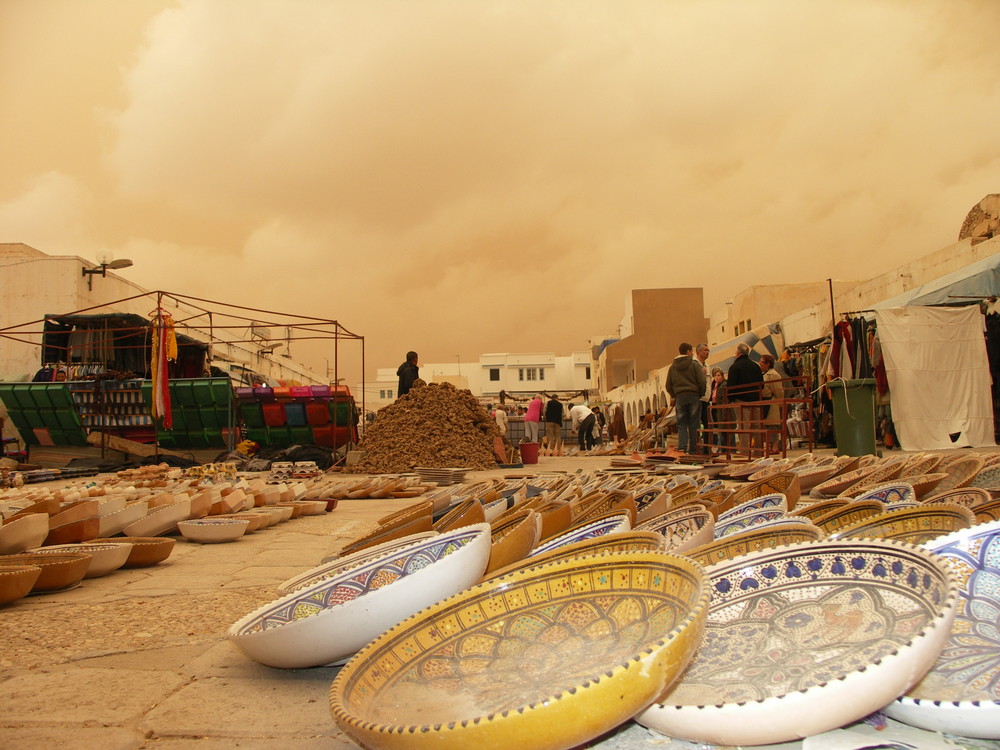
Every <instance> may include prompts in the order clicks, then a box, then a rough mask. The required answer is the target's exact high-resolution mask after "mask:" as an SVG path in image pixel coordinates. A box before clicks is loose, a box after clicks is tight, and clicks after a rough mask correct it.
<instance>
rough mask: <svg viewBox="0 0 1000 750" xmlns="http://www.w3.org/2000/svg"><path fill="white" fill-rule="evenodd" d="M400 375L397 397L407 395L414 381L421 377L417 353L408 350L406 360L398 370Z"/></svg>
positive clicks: (397, 372)
mask: <svg viewBox="0 0 1000 750" xmlns="http://www.w3.org/2000/svg"><path fill="white" fill-rule="evenodd" d="M396 374H397V375H398V376H399V387H398V388H397V389H396V398H399V397H400V396H405V395H406V394H407V393H409V392H410V388H412V387H413V382H414V381H415V380H416V379H417V378H418V377H420V368H419V367H418V366H417V353H416V352H407V353H406V361H405V362H404V363H403V364H401V365H400V366H399V369H398V370H396Z"/></svg>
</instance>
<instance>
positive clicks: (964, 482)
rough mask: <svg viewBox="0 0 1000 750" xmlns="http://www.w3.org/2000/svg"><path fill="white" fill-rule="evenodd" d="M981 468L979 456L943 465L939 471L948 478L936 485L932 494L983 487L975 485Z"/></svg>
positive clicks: (982, 463) (981, 462)
mask: <svg viewBox="0 0 1000 750" xmlns="http://www.w3.org/2000/svg"><path fill="white" fill-rule="evenodd" d="M983 466H984V462H983V459H981V458H980V457H979V456H968V457H966V458H961V459H959V460H957V461H952V462H951V463H949V464H945V465H943V466H942V467H941V468H940V469H939V471H942V472H944V473H945V474H947V475H948V476H947V477H945V478H944V479H942V480H941V481H940V482H939V483H938V484H937V486H936V487H935V488H934V493H935V494H937V493H939V492H945V491H947V490H954V489H957V488H959V487H966V486H968V485H972V486H974V487H978V486H983V485H977V484H975V481H976V479H977V475H978V474H979V472H981V471H982V469H983ZM991 471H992V470H991ZM984 479H985V478H984ZM987 489H989V488H987Z"/></svg>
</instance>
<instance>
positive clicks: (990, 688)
mask: <svg viewBox="0 0 1000 750" xmlns="http://www.w3.org/2000/svg"><path fill="white" fill-rule="evenodd" d="M925 546H926V547H927V548H928V549H930V550H932V551H933V552H934V553H936V554H938V555H940V556H941V557H943V558H944V559H945V560H946V561H947V562H948V564H949V565H950V566H951V569H952V571H953V572H954V573H955V575H956V576H957V577H958V584H959V606H958V614H957V615H956V616H955V624H954V625H953V626H952V631H951V637H950V638H949V640H948V642H947V643H946V644H945V646H944V648H943V649H942V650H941V654H940V656H938V659H937V661H936V662H934V666H933V667H932V668H931V671H930V673H928V675H927V676H926V677H924V679H923V680H921V682H920V683H919V684H918V685H916V687H914V688H912V689H911V690H909V692H907V694H906V695H905V696H904V697H902V698H899V699H898V700H896V701H894V702H893V703H890V704H889V706H888V707H887V708H886V709H885V712H886V713H887V714H888V715H889V716H891V717H892V718H894V719H898V720H899V721H903V722H906V723H907V724H912V725H913V726H917V727H921V728H923V729H930V730H933V731H937V732H948V733H950V734H958V735H962V736H964V737H982V738H988V739H1000V629H998V625H1000V521H992V522H990V523H984V524H980V525H979V526H973V527H972V528H970V529H963V530H962V531H957V532H955V533H954V534H949V535H948V536H945V537H941V538H940V539H935V540H934V541H933V542H928V543H927V545H925Z"/></svg>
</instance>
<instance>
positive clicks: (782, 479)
mask: <svg viewBox="0 0 1000 750" xmlns="http://www.w3.org/2000/svg"><path fill="white" fill-rule="evenodd" d="M775 492H780V493H782V494H783V495H784V496H785V503H786V504H787V507H788V510H792V509H793V508H794V507H795V504H796V503H797V502H798V501H799V496H800V495H801V494H802V490H801V486H800V485H799V475H798V474H796V473H794V472H791V471H783V472H781V473H779V474H774V475H773V476H769V477H765V478H764V479H760V480H758V481H756V482H754V483H752V484H748V485H747V486H746V487H741V488H740V489H738V490H737V491H736V494H735V495H734V496H733V507H736V506H737V505H739V504H740V503H744V502H746V501H747V500H754V499H756V498H758V497H760V496H761V495H770V494H773V493H775Z"/></svg>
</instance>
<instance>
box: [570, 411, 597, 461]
mask: <svg viewBox="0 0 1000 750" xmlns="http://www.w3.org/2000/svg"><path fill="white" fill-rule="evenodd" d="M569 418H570V419H571V420H573V429H574V430H576V431H577V439H578V440H579V443H580V451H581V452H582V451H585V450H590V449H591V448H593V447H594V422H596V421H597V417H595V416H594V412H592V411H591V410H590V409H589V408H588V407H587V405H586V404H576V405H575V406H573V407H572V408H571V409H570V410H569Z"/></svg>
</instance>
